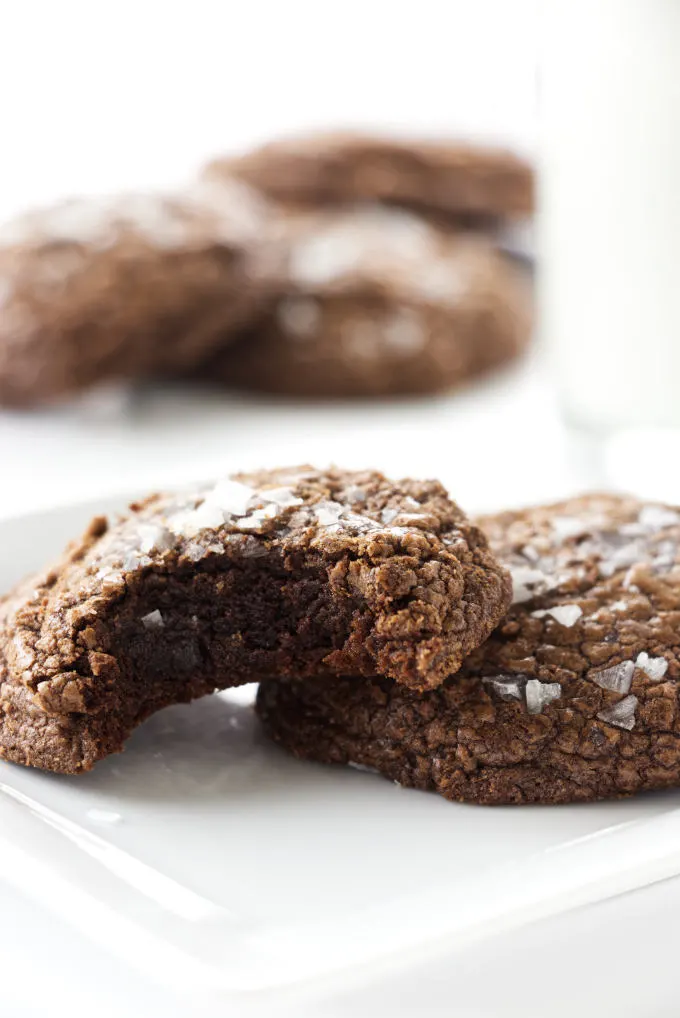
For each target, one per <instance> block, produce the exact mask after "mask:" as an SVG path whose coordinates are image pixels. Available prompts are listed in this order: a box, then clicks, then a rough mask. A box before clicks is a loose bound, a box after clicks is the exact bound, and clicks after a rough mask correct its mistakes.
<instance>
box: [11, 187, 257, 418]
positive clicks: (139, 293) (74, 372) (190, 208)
mask: <svg viewBox="0 0 680 1018" xmlns="http://www.w3.org/2000/svg"><path fill="white" fill-rule="evenodd" d="M267 222H268V212H267V206H266V204H265V202H264V200H263V199H262V200H261V199H260V198H259V197H257V196H256V195H255V194H254V192H252V191H250V190H249V189H248V187H247V186H246V185H244V184H241V183H240V182H228V181H226V180H225V181H223V182H221V183H218V182H214V183H213V184H210V183H208V182H203V183H200V184H198V185H195V187H194V189H193V190H192V191H191V190H190V191H187V192H186V193H185V194H183V195H177V196H176V197H162V196H158V195H152V194H147V195H143V194H142V195H127V196H123V197H118V198H113V199H95V198H83V199H80V200H73V201H70V202H66V203H64V204H62V205H60V206H57V207H54V208H52V209H46V210H43V211H40V212H34V213H31V214H29V215H26V216H24V217H23V218H22V219H19V220H17V221H15V222H14V223H10V224H8V225H7V226H5V227H4V228H3V229H1V230H0V403H1V404H5V405H10V406H31V405H34V404H39V403H43V402H48V401H51V400H53V399H56V398H58V397H60V396H63V395H66V394H69V393H73V392H76V391H78V390H80V389H83V388H86V387H88V386H90V385H92V384H94V383H96V382H100V381H105V380H109V379H138V378H144V377H148V376H151V375H156V374H175V373H181V372H184V371H187V370H189V369H191V368H193V367H194V366H195V365H196V364H198V363H199V362H200V361H201V360H202V359H204V358H205V356H206V355H207V353H208V352H209V351H210V350H212V349H213V348H214V347H215V346H216V345H223V344H224V342H225V341H227V339H228V337H229V336H231V334H232V333H233V332H234V330H235V329H236V328H237V327H240V326H242V325H243V324H244V322H246V321H248V320H249V318H251V317H252V316H253V315H254V313H255V312H256V311H257V310H259V303H260V300H261V298H262V296H263V292H265V291H266V288H267V283H266V282H265V280H266V277H267V275H268V269H269V267H270V266H269V265H268V261H269V259H270V258H271V257H272V256H273V254H274V251H273V249H271V248H269V247H267V248H266V250H265V248H264V246H263V233H264V230H265V225H266V224H267Z"/></svg>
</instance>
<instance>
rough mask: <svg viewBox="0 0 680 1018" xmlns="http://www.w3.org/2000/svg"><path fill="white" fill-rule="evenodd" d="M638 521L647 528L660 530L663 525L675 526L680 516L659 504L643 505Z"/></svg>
mask: <svg viewBox="0 0 680 1018" xmlns="http://www.w3.org/2000/svg"><path fill="white" fill-rule="evenodd" d="M638 522H639V523H640V524H641V525H642V526H643V527H645V528H647V529H648V530H662V529H663V528H664V527H672V526H677V524H678V523H680V516H679V515H678V514H677V513H676V512H674V511H673V510H672V509H666V508H665V507H664V506H661V505H645V506H643V507H642V509H641V510H640V513H639V515H638Z"/></svg>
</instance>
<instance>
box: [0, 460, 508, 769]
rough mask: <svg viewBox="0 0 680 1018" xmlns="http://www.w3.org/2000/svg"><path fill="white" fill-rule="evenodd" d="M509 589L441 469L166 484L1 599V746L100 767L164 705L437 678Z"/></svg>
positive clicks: (477, 635) (303, 470)
mask: <svg viewBox="0 0 680 1018" xmlns="http://www.w3.org/2000/svg"><path fill="white" fill-rule="evenodd" d="M509 600H510V578H509V575H508V574H507V572H506V571H505V570H503V569H502V568H501V567H500V566H499V565H498V563H497V562H496V560H495V558H494V557H493V556H492V555H491V554H490V552H489V550H488V547H487V542H486V538H485V537H484V535H483V534H482V533H481V531H480V530H479V529H478V528H477V527H475V526H474V525H472V524H471V523H470V522H469V521H468V520H467V518H466V517H465V516H464V514H463V513H462V512H461V510H460V509H459V508H458V506H457V505H456V504H455V503H454V502H452V501H451V500H450V499H449V498H448V496H447V494H446V492H445V490H444V489H443V488H442V487H441V485H440V484H438V483H437V482H434V481H413V480H404V481H390V480H388V479H387V478H385V477H383V476H382V475H381V474H378V473H375V472H348V471H342V470H335V469H331V470H328V471H318V470H315V469H313V468H311V467H299V468H290V469H283V470H274V471H262V472H259V473H255V474H241V475H235V476H234V477H232V478H227V479H224V480H222V481H218V482H217V484H215V485H212V486H206V487H205V488H203V489H200V490H194V491H191V492H184V493H176V494H168V495H154V496H151V497H150V498H148V499H146V500H145V501H144V502H141V503H139V504H136V505H133V506H132V507H131V508H130V511H129V512H128V513H127V514H126V515H125V516H123V517H122V518H121V519H120V520H118V521H115V522H113V523H109V522H108V521H107V520H105V519H103V518H102V519H97V520H95V521H93V523H92V525H91V526H90V528H89V530H88V531H87V533H86V534H85V535H84V537H83V538H82V539H81V540H80V541H77V542H76V543H74V544H73V545H72V546H71V547H70V548H69V549H68V550H67V552H66V553H65V555H64V556H63V558H62V559H61V560H60V561H59V562H57V563H56V565H55V566H54V567H53V568H52V569H50V570H48V572H47V573H45V574H44V575H41V576H34V577H30V578H29V579H28V580H26V581H25V582H24V583H23V584H22V585H20V587H19V588H18V589H17V590H15V591H14V592H13V593H12V594H10V595H9V596H8V597H7V598H5V600H4V602H3V603H2V605H1V606H0V755H2V756H4V757H6V758H7V759H11V760H15V761H18V762H21V763H27V764H33V765H35V766H39V767H44V768H47V769H51V770H61V771H67V772H74V771H78V770H85V769H88V768H89V767H91V766H92V764H93V763H94V762H96V760H97V759H100V758H101V757H103V756H106V755H107V754H108V753H111V752H115V751H118V750H120V749H121V748H122V744H123V742H124V740H125V738H126V737H127V736H128V735H129V734H130V732H131V731H132V729H133V728H134V727H135V726H136V725H137V724H139V723H140V722H141V721H143V720H144V719H145V718H146V717H148V716H149V715H150V714H152V713H153V712H154V711H156V710H158V709H160V708H161V707H164V706H167V705H168V704H170V703H176V702H184V701H189V700H191V699H194V698H195V697H197V696H201V695H204V694H206V693H210V692H212V691H213V690H215V689H218V688H226V687H229V686H234V685H239V684H241V683H245V682H251V681H257V680H258V679H263V678H267V677H270V678H271V677H277V678H278V677H281V676H288V677H289V678H294V677H301V676H306V675H311V674H316V673H317V672H318V671H319V670H326V671H329V672H333V673H336V672H342V671H347V670H351V671H353V672H356V673H359V674H361V673H363V674H367V673H369V674H372V673H374V672H375V671H376V670H378V669H379V670H380V671H381V672H383V673H384V674H389V675H392V676H393V677H394V678H395V679H398V680H399V681H401V682H404V683H407V684H409V685H412V686H414V687H416V688H427V687H429V686H433V685H436V684H437V683H439V682H441V681H443V679H444V677H445V676H446V675H447V674H448V673H449V672H450V671H451V670H453V669H455V668H457V667H458V666H459V664H460V662H461V661H462V659H463V657H464V656H465V655H466V654H467V653H469V651H470V650H472V649H473V648H474V647H475V646H477V645H478V644H479V643H481V642H482V640H484V639H485V638H486V636H487V635H488V634H489V633H490V632H491V630H492V629H493V627H494V626H495V625H496V624H497V622H498V620H499V619H500V618H501V617H502V615H503V613H504V611H505V610H506V608H507V605H508V603H509Z"/></svg>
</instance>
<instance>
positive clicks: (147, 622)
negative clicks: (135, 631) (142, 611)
mask: <svg viewBox="0 0 680 1018" xmlns="http://www.w3.org/2000/svg"><path fill="white" fill-rule="evenodd" d="M142 625H143V626H144V628H145V629H162V628H163V627H164V625H165V622H164V621H163V616H162V615H161V613H160V612H159V611H158V609H157V608H156V610H155V611H152V612H149V614H148V615H143V616H142Z"/></svg>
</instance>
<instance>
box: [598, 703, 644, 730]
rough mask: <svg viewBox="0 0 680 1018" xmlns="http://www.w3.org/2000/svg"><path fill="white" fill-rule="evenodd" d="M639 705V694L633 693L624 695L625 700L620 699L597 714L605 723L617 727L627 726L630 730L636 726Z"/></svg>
mask: <svg viewBox="0 0 680 1018" xmlns="http://www.w3.org/2000/svg"><path fill="white" fill-rule="evenodd" d="M637 705H638V698H637V696H633V695H632V694H631V695H630V696H626V697H624V698H623V700H619V702H618V703H615V704H614V705H613V706H612V707H607V709H606V710H601V711H600V713H599V714H598V715H597V716H598V718H599V719H600V721H604V722H605V724H608V725H614V726H615V727H616V728H625V729H626V730H627V731H629V732H630V731H631V730H632V729H633V728H634V727H635V709H636V707H637Z"/></svg>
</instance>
